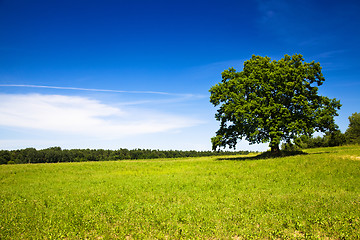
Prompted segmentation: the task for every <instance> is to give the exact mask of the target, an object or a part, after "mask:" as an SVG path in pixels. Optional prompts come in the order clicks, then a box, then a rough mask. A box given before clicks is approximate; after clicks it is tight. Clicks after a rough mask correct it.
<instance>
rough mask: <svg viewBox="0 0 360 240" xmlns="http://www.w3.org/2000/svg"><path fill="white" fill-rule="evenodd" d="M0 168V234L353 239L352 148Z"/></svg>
mask: <svg viewBox="0 0 360 240" xmlns="http://www.w3.org/2000/svg"><path fill="white" fill-rule="evenodd" d="M307 152H308V153H309V154H307V155H298V156H291V157H284V158H275V159H254V158H251V157H246V156H245V157H244V156H241V157H240V156H239V157H238V158H234V157H233V156H232V157H231V158H219V157H202V158H187V159H171V160H168V159H160V160H159V159H158V160H147V161H142V160H137V161H117V162H85V163H58V164H56V163H55V164H24V165H1V166H0V203H1V204H0V214H1V215H0V239H64V238H65V239H86V238H88V239H252V238H253V239H284V238H288V239H305V238H307V239H312V238H314V239H318V238H320V239H360V147H359V146H344V147H336V148H322V149H311V150H307Z"/></svg>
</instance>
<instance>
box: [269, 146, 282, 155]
mask: <svg viewBox="0 0 360 240" xmlns="http://www.w3.org/2000/svg"><path fill="white" fill-rule="evenodd" d="M279 152H280V148H279V145H275V146H271V153H272V154H278V153H279Z"/></svg>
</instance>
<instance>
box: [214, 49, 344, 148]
mask: <svg viewBox="0 0 360 240" xmlns="http://www.w3.org/2000/svg"><path fill="white" fill-rule="evenodd" d="M324 81H325V78H324V76H323V74H322V72H321V67H320V64H319V63H315V62H314V61H312V62H310V63H306V62H304V58H303V56H302V55H300V54H295V55H293V56H289V55H285V56H284V58H282V59H280V60H279V61H276V60H273V61H272V60H271V59H270V58H269V57H261V56H255V55H253V56H252V58H251V59H250V60H247V61H245V62H244V68H243V70H242V71H241V72H236V70H235V69H234V68H229V69H228V70H225V71H224V72H222V81H221V82H220V83H218V84H216V85H215V86H213V87H211V89H210V90H209V91H210V93H211V96H210V102H211V103H212V104H213V105H214V106H219V109H218V110H217V113H216V115H215V118H216V120H218V121H220V129H219V130H218V131H217V132H216V136H215V137H213V138H212V139H211V141H212V146H213V150H216V149H218V148H220V147H226V146H229V147H230V148H235V146H236V144H237V141H238V140H241V139H245V140H247V141H249V142H250V143H251V144H254V143H265V142H270V144H269V146H270V147H271V151H272V152H277V151H279V144H280V142H281V141H285V142H290V141H291V140H292V139H294V138H296V137H298V136H301V135H308V136H311V135H312V134H313V133H314V132H315V131H319V132H325V131H334V130H336V129H337V128H338V127H337V125H336V124H335V121H334V116H338V114H337V110H338V109H340V107H341V104H340V101H337V100H336V99H329V98H328V97H325V96H320V95H319V94H318V87H319V86H321V85H322V84H323V82H324Z"/></svg>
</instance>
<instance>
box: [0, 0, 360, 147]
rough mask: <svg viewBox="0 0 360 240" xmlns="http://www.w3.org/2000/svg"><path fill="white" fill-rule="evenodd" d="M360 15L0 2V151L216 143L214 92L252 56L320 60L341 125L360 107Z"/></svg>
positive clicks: (194, 5)
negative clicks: (212, 89)
mask: <svg viewBox="0 0 360 240" xmlns="http://www.w3.org/2000/svg"><path fill="white" fill-rule="evenodd" d="M359 12H360V3H358V2H357V1H341V2H339V1H306V0H305V1H285V0H279V1H275V0H268V1H265V0H255V1H239V0H238V1H230V0H222V1H211V0H208V1H196V0H192V1H187V0H185V1H184V0H183V1H157V0H152V1H137V0H133V1H122V0H118V1H107V0H103V1H100V0H99V1H91V0H87V1H85V0H78V1H76V0H72V1H68V0H61V1H58V0H52V1H37V0H31V1H30V0H29V1H27V0H23V1H20V0H19V1H18V0H0V149H19V148H26V147H35V148H38V149H41V148H47V147H52V146H60V147H62V148H104V149H118V148H129V149H133V148H151V149H179V150H188V149H195V150H210V149H211V143H210V138H211V137H212V136H214V134H215V132H216V130H217V129H218V126H219V123H218V122H217V121H216V120H215V118H214V114H215V112H216V108H214V107H213V106H212V105H211V104H210V102H209V92H208V90H209V89H210V87H211V86H213V85H215V84H216V83H218V82H219V81H221V72H222V71H223V70H225V69H228V68H230V67H234V68H235V69H237V70H238V71H241V70H242V64H243V62H244V61H245V60H247V59H249V58H251V56H252V54H255V55H261V56H268V57H271V58H272V59H277V60H278V59H280V58H282V57H283V56H284V55H285V54H289V55H292V54H295V53H300V54H302V55H303V56H304V58H305V61H307V62H310V61H313V60H314V61H316V62H320V64H321V66H322V67H323V74H324V76H325V78H326V81H325V83H324V85H322V86H321V87H320V94H322V95H325V96H328V97H330V98H337V99H339V100H340V101H341V103H342V104H343V107H342V109H341V110H340V111H339V117H337V118H336V122H337V124H338V125H339V127H340V129H341V130H342V131H343V132H344V131H345V130H346V128H347V126H348V117H349V116H350V115H351V114H352V113H354V112H360V109H359V106H360V94H359V92H360V91H359V90H360V80H359V76H360V61H358V56H359V53H360V45H359V42H360V28H359V27H358V25H359V23H360V15H359V14H358V13H359ZM266 149H267V144H265V145H264V144H263V145H249V144H247V143H246V142H244V141H242V142H240V143H239V144H238V148H237V150H266Z"/></svg>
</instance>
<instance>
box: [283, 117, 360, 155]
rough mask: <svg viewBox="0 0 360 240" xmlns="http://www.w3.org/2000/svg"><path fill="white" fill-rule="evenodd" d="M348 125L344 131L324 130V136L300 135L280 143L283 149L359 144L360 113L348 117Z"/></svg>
mask: <svg viewBox="0 0 360 240" xmlns="http://www.w3.org/2000/svg"><path fill="white" fill-rule="evenodd" d="M349 122H350V124H349V127H348V129H347V130H346V132H345V133H342V132H341V131H339V130H336V131H333V132H326V133H325V135H324V136H317V137H312V136H306V135H302V136H300V137H298V138H295V139H294V141H293V142H288V143H284V144H282V149H283V150H297V149H304V148H318V147H335V146H341V145H345V144H360V113H354V114H352V115H351V116H350V117H349Z"/></svg>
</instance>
